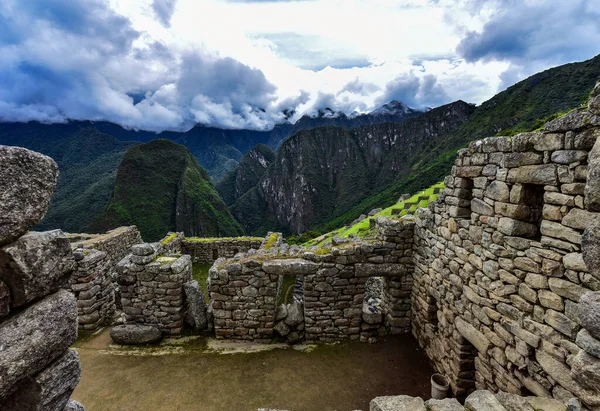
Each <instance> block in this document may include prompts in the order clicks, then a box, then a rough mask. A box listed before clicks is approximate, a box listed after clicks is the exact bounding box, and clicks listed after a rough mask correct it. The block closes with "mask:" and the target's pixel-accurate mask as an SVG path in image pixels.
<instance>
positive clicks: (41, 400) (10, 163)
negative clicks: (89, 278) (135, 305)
mask: <svg viewBox="0 0 600 411" xmlns="http://www.w3.org/2000/svg"><path fill="white" fill-rule="evenodd" d="M57 176H58V167H57V165H56V163H54V161H52V160H51V159H50V158H49V157H46V156H43V155H41V154H39V153H35V152H32V151H29V150H26V149H23V148H20V147H6V146H0V187H2V190H0V409H2V410H58V411H62V410H68V409H75V408H74V407H80V408H79V409H83V407H81V405H80V404H79V403H77V402H76V401H70V400H69V397H70V396H71V393H72V392H73V390H74V389H75V387H76V386H77V383H78V382H79V378H80V376H81V366H80V364H79V357H78V355H77V353H76V352H75V351H72V350H70V349H69V347H70V346H71V345H72V344H73V343H74V342H75V341H76V339H77V306H76V300H75V297H74V296H73V295H72V294H71V293H69V292H67V291H65V290H61V288H63V287H65V286H66V284H67V283H68V281H69V278H70V276H71V273H72V271H73V269H74V268H75V262H74V260H73V255H72V253H71V247H70V244H69V240H68V239H67V237H66V236H65V235H64V234H63V233H62V231H60V230H54V231H48V232H42V233H38V232H29V233H27V231H28V230H29V229H30V228H31V227H32V226H35V225H36V224H38V223H39V221H40V220H41V219H42V217H43V215H44V213H45V212H46V209H47V207H48V204H49V202H50V197H51V195H52V191H53V189H54V186H55V185H56V179H57Z"/></svg>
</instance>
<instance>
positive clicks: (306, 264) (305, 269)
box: [262, 258, 318, 275]
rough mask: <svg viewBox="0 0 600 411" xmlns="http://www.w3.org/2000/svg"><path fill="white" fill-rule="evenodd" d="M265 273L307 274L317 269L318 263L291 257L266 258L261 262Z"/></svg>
mask: <svg viewBox="0 0 600 411" xmlns="http://www.w3.org/2000/svg"><path fill="white" fill-rule="evenodd" d="M262 268H263V270H264V271H265V272H266V273H267V274H276V275H308V274H314V273H315V272H316V271H317V268H318V265H317V264H316V263H314V262H312V261H308V260H304V259H300V258H292V259H287V260H268V261H265V262H264V263H263V267H262Z"/></svg>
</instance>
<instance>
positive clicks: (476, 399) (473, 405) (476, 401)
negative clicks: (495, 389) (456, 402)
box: [465, 390, 506, 411]
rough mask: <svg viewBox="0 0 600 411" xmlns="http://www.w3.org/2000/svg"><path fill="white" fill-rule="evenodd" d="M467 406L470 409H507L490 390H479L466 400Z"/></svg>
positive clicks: (502, 410)
mask: <svg viewBox="0 0 600 411" xmlns="http://www.w3.org/2000/svg"><path fill="white" fill-rule="evenodd" d="M465 408H466V409H467V410H469V411H483V410H485V411H506V409H505V408H504V407H503V406H502V404H500V401H498V400H497V399H496V397H494V394H492V393H491V392H490V391H486V390H478V391H475V392H474V393H472V394H471V395H469V396H468V397H467V399H466V400H465Z"/></svg>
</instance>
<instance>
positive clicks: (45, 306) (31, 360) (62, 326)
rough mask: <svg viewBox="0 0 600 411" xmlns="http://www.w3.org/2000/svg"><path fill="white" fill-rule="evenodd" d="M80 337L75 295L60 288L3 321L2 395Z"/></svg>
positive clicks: (0, 326)
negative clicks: (78, 335) (78, 334)
mask: <svg viewBox="0 0 600 411" xmlns="http://www.w3.org/2000/svg"><path fill="white" fill-rule="evenodd" d="M76 339H77V306H76V301H75V297H74V296H73V294H71V293H69V292H67V291H64V290H60V291H58V292H57V293H54V294H52V295H49V296H48V297H46V298H44V299H43V300H41V301H39V302H37V303H35V304H33V305H31V306H30V307H28V308H27V309H25V310H23V311H21V312H19V313H17V314H15V315H14V316H12V317H10V318H9V319H8V320H6V321H5V322H3V323H2V324H0V351H1V355H0V375H1V376H2V378H0V398H3V397H6V396H8V395H9V394H11V393H12V392H13V391H14V390H15V389H16V388H17V387H16V386H15V384H17V383H19V382H22V381H24V380H25V379H27V378H33V377H34V376H35V375H37V374H38V373H39V372H40V371H42V370H43V369H44V368H45V367H46V366H47V365H48V364H49V363H51V362H52V361H54V360H55V359H57V358H58V357H59V356H61V355H62V354H63V353H64V352H65V351H66V350H67V349H68V348H69V347H70V346H71V345H72V344H73V343H74V342H75V340H76Z"/></svg>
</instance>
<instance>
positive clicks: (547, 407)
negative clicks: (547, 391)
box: [527, 397, 567, 411]
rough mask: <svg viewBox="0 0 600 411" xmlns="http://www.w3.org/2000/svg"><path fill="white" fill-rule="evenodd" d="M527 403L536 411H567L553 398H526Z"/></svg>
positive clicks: (563, 405)
mask: <svg viewBox="0 0 600 411" xmlns="http://www.w3.org/2000/svg"><path fill="white" fill-rule="evenodd" d="M527 402H528V403H529V404H530V405H531V406H532V407H533V409H534V410H536V411H538V410H541V411H567V407H566V406H565V404H563V403H562V402H560V401H559V400H555V399H554V398H543V397H527Z"/></svg>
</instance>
